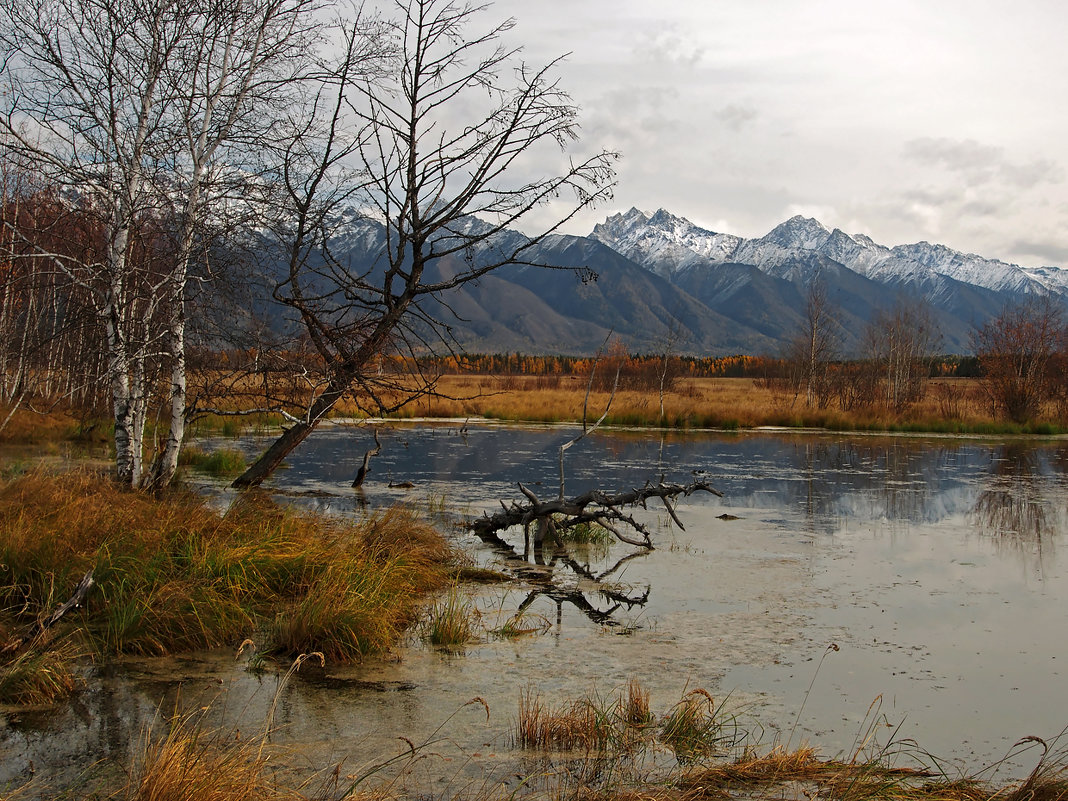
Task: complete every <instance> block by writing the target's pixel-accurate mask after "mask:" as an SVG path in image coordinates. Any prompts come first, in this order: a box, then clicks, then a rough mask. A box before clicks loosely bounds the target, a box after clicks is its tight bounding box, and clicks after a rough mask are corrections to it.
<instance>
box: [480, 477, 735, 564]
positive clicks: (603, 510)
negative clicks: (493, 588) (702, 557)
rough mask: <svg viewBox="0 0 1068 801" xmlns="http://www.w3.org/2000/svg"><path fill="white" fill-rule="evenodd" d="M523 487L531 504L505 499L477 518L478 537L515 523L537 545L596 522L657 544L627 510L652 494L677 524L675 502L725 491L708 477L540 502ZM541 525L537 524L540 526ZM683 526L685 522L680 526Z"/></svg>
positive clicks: (645, 544)
mask: <svg viewBox="0 0 1068 801" xmlns="http://www.w3.org/2000/svg"><path fill="white" fill-rule="evenodd" d="M519 491H520V492H521V493H522V494H523V495H524V496H525V497H526V498H527V501H528V502H527V503H520V502H515V501H513V502H512V504H511V505H510V506H509V505H506V504H505V503H504V502H503V501H502V502H501V507H502V508H501V511H499V512H495V513H494V514H492V515H490V514H485V515H483V516H482V517H480V518H478V519H476V520H474V521H472V522H471V523H470V524H469V525H468V529H469V530H470V531H471V532H472V533H474V534H476V535H477V536H479V537H483V538H485V537H490V536H493V535H495V534H497V533H498V532H501V531H504V530H505V529H508V528H511V527H512V526H522V527H523V530H524V532H529V531H530V530H531V526H532V525H533V526H534V530H535V544H536V545H540V544H541V542H542V540H543V539H544V536H545V534H546V533H550V534H551V535H552V536H559V533H560V532H563V531H566V530H567V529H569V528H572V527H573V526H577V525H581V524H589V523H594V524H597V525H599V526H602V527H603V528H605V529H606V530H608V531H610V532H611V533H612V534H613V535H614V536H615V537H616V538H617V539H619V540H620V541H621V542H625V543H628V544H630V545H635V546H638V547H641V548H650V549H651V548H652V547H653V543H652V532H650V531H649V530H648V529H647V528H646V526H645V525H644V524H643V523H641V522H640V521H638V520H636V519H635V518H634V517H633V516H632V515H630V514H627V513H625V512H624V511H623V510H624V509H625V508H628V507H634V506H638V505H640V506H641V507H642V508H648V507H647V502H648V501H649V499H650V498H659V499H660V500H661V502H662V503H663V504H664V506H665V507H667V510H668V514H669V515H670V516H671V518H672V520H674V521H675V522H676V523H677V524H678V523H679V519H678V516H677V515H676V514H675V511H674V509H673V508H672V506H671V500H672V499H674V498H678V497H679V496H682V497H686V496H689V495H692V494H693V493H695V492H699V491H700V492H709V493H711V494H713V495H717V496H720V497H722V493H721V492H720V491H719V490H717V489H716V488H714V487H713V486H711V485H710V484H708V483H706V482H704V481H694V482H692V483H690V484H686V485H682V484H664V483H662V482H661V483H659V484H648V483H647V484H646V485H645V486H644V487H642V488H640V489H632V490H628V491H626V492H619V493H615V494H609V493H607V492H604V491H602V490H590V491H589V492H585V493H583V494H582V495H577V496H575V497H574V498H556V499H554V500H551V501H541V500H539V499H538V497H537V496H536V495H535V494H534V492H533V491H531V490H530V489H529V488H527V487H525V486H523V485H522V484H519ZM535 524H536V525H535ZM680 528H681V524H680ZM628 530H629V531H633V532H637V533H638V534H639V535H641V539H635V538H633V537H632V536H629V535H628V534H626V533H624V532H625V531H628Z"/></svg>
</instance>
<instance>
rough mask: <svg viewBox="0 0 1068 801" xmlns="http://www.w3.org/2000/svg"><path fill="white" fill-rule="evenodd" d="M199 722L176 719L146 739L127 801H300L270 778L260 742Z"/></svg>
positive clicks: (297, 793)
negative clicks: (161, 732) (162, 731)
mask: <svg viewBox="0 0 1068 801" xmlns="http://www.w3.org/2000/svg"><path fill="white" fill-rule="evenodd" d="M202 722H203V718H202V717H200V716H197V717H180V718H177V719H176V720H174V721H172V722H171V724H170V726H169V727H168V730H167V733H166V735H165V736H163V737H160V738H158V739H151V738H149V739H148V740H147V741H146V743H145V745H144V752H143V757H142V760H141V764H140V765H139V766H138V767H137V769H136V770H135V771H134V773H133V775H131V777H130V781H129V784H128V786H127V787H126V791H125V793H124V794H123V797H124V798H125V799H127V800H128V801H192V799H196V801H239V799H249V801H276V800H277V801H283V800H284V799H294V801H295V800H296V799H303V798H304V797H305V796H303V795H302V794H301V793H299V792H297V791H296V790H292V789H288V788H284V787H281V786H279V785H278V784H276V783H275V781H274V780H273V778H272V776H271V774H270V772H269V770H268V761H269V757H270V753H269V752H268V751H265V749H264V747H263V745H264V744H263V742H262V740H261V739H260V738H253V739H239V738H237V737H235V736H233V735H229V736H227V735H224V734H223V733H222V732H219V731H209V730H206V729H205V728H204V727H203V725H202Z"/></svg>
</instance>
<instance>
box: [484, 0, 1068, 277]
mask: <svg viewBox="0 0 1068 801" xmlns="http://www.w3.org/2000/svg"><path fill="white" fill-rule="evenodd" d="M486 13H487V21H489V19H490V18H493V19H497V18H504V17H509V16H510V17H514V18H515V19H516V26H515V28H513V29H512V30H511V31H509V32H508V34H507V37H508V38H507V42H508V43H509V44H514V45H522V46H523V58H524V59H525V60H526V61H528V62H530V63H531V64H543V63H546V62H548V61H550V60H552V59H554V58H556V57H558V56H561V55H564V54H569V55H568V57H567V59H566V60H565V61H564V62H563V63H562V64H561V65H560V66H559V76H560V81H561V85H562V86H563V88H565V89H566V90H567V91H568V92H569V93H570V94H571V96H572V98H573V99H574V101H575V102H576V103H577V104H578V105H579V106H580V107H581V118H580V119H581V124H582V137H583V138H582V142H581V144H580V147H579V148H578V152H581V150H582V149H583V148H588V149H590V150H596V149H602V148H604V149H609V150H618V151H619V152H621V154H622V158H621V160H620V162H619V163H618V173H617V181H618V183H617V186H616V188H615V195H614V198H613V199H612V200H611V201H610V202H608V203H606V204H604V205H602V206H600V207H598V208H597V209H595V210H593V211H592V212H588V213H584V214H583V215H582V216H581V217H580V218H578V219H577V220H575V221H574V222H573V223H572V224H570V225H569V228H568V232H570V233H576V234H587V233H589V232H590V231H591V230H592V228H593V225H594V224H595V223H597V222H601V221H603V220H604V219H605V217H607V216H608V215H609V214H612V213H616V212H622V211H626V210H628V209H630V208H631V207H637V208H639V209H641V210H644V211H649V212H653V211H655V210H657V209H658V208H664V209H667V210H668V211H670V212H672V213H674V214H677V215H679V216H682V217H685V218H687V219H689V220H691V221H692V222H694V223H696V224H697V225H700V226H702V227H704V228H708V229H710V230H713V231H716V232H721V233H731V234H736V235H739V236H745V237H759V236H763V235H764V234H766V233H767V232H768V231H770V230H771V229H772V228H774V227H775V226H776V225H777V224H778V223H780V222H782V221H784V220H786V219H788V218H789V217H791V216H793V215H795V214H802V215H805V216H807V217H815V218H816V219H818V220H819V221H820V222H822V223H823V224H824V225H825V226H827V227H828V228H835V227H837V228H841V229H842V230H844V231H846V232H847V233H850V234H858V233H860V234H867V235H868V236H871V237H872V238H873V239H874V240H875V241H876V242H879V243H880V244H884V245H890V246H892V245H897V244H906V243H912V242H918V241H920V240H926V241H928V242H937V243H941V244H944V245H947V246H949V247H951V248H954V249H956V250H961V251H965V252H968V253H977V254H979V255H982V256H985V257H988V258H999V259H1003V260H1005V261H1008V262H1012V263H1017V264H1021V265H1025V266H1043V265H1054V266H1063V267H1068V45H1066V44H1065V38H1064V36H1065V31H1068V3H1064V2H1063V0H1012V1H1011V2H1010V1H1009V0H659V2H651V1H650V2H634V0H498V1H497V2H496V3H494V4H493V5H492V6H491V7H490V9H489V11H488V12H486Z"/></svg>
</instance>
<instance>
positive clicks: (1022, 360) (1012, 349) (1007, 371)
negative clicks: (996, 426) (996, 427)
mask: <svg viewBox="0 0 1068 801" xmlns="http://www.w3.org/2000/svg"><path fill="white" fill-rule="evenodd" d="M1066 338H1068V330H1066V325H1065V320H1064V310H1063V309H1062V308H1061V307H1060V306H1058V305H1057V304H1056V303H1055V302H1054V301H1053V300H1051V299H1050V298H1048V297H1046V298H1031V299H1028V300H1026V301H1024V302H1022V303H1019V304H1010V305H1008V306H1006V307H1005V308H1004V309H1002V311H1001V313H1000V314H999V315H998V316H997V317H996V318H994V319H993V320H990V321H989V322H987V323H986V325H984V326H983V327H982V328H979V329H977V330H976V331H975V332H974V334H973V335H972V347H973V348H974V350H975V355H976V356H977V357H978V359H979V366H980V368H981V370H982V381H983V385H984V387H985V388H986V391H987V394H988V396H989V397H990V400H991V403H992V404H993V405H994V407H995V408H996V409H998V410H999V411H1000V412H1001V413H1002V414H1003V415H1005V416H1006V417H1008V418H1009V419H1010V420H1012V421H1014V422H1017V423H1023V422H1026V421H1028V420H1031V419H1034V418H1035V417H1037V416H1038V415H1039V414H1040V413H1041V411H1042V407H1043V405H1044V404H1045V403H1046V402H1047V401H1048V400H1049V399H1050V397H1051V396H1052V393H1053V391H1054V389H1055V388H1056V387H1057V386H1058V385H1062V384H1063V382H1064V375H1063V372H1062V371H1061V370H1060V369H1058V368H1061V367H1062V363H1061V362H1060V360H1059V359H1058V358H1057V355H1058V353H1059V352H1063V350H1064V347H1065V342H1066Z"/></svg>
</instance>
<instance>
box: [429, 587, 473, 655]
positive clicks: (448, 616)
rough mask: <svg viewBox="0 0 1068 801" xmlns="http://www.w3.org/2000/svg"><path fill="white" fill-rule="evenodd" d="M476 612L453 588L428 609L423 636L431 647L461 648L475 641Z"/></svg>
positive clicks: (456, 589)
mask: <svg viewBox="0 0 1068 801" xmlns="http://www.w3.org/2000/svg"><path fill="white" fill-rule="evenodd" d="M475 616H476V612H475V609H474V607H473V606H472V605H471V603H470V602H469V601H468V600H467V599H466V598H464V597H463V595H462V594H461V593H460V591H459V589H458V588H457V587H455V586H453V587H450V588H449V592H448V594H447V595H446V596H445V597H444V598H443V599H441V600H440V601H439V602H438V603H436V604H434V605H433V606H432V607H431V608H430V613H429V614H428V616H427V619H426V621H425V622H424V625H423V636H424V638H425V639H426V641H427V642H429V643H430V644H431V645H441V646H461V645H466V644H467V643H469V642H471V641H472V640H474V639H475V627H476V624H475Z"/></svg>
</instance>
